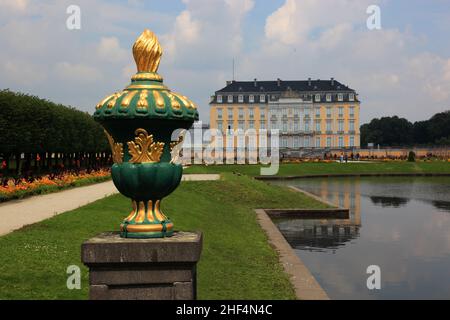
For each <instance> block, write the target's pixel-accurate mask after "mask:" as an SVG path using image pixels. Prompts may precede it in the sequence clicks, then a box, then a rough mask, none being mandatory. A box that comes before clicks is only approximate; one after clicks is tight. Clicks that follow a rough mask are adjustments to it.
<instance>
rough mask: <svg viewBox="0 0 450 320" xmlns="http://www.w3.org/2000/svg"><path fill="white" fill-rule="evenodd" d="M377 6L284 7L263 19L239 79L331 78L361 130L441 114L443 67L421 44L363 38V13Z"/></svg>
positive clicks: (447, 95) (371, 34)
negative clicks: (374, 121) (346, 91)
mask: <svg viewBox="0 0 450 320" xmlns="http://www.w3.org/2000/svg"><path fill="white" fill-rule="evenodd" d="M376 2H380V1H373V0H367V1H366V0H361V1H352V0H336V1H333V2H324V1H314V0H301V1H300V0H286V1H285V2H284V4H283V5H282V6H281V7H280V8H278V9H277V10H275V11H274V12H273V13H272V14H271V15H269V16H268V17H267V19H266V24H265V34H264V38H263V40H262V42H261V43H262V45H261V47H260V48H258V50H255V51H254V52H252V53H251V54H249V55H247V56H246V57H245V60H244V62H243V63H241V65H242V66H243V67H242V69H241V70H240V73H241V74H242V75H243V77H244V78H246V79H253V78H254V77H258V78H264V79H275V78H277V77H280V78H285V79H306V78H308V77H312V78H313V79H314V78H320V79H327V78H328V79H329V78H330V77H334V78H336V79H337V80H338V81H341V82H343V83H344V84H346V85H349V86H350V87H352V88H354V89H356V90H357V92H359V93H360V98H361V100H362V106H361V110H362V121H363V122H365V121H369V120H370V119H371V118H373V117H379V116H383V115H394V114H397V115H399V116H404V117H407V118H409V119H411V120H419V119H424V118H427V117H429V116H431V115H432V114H434V113H436V112H439V111H441V110H442V108H443V107H448V105H450V82H449V78H450V69H449V65H450V59H449V58H446V57H441V56H439V55H435V54H425V52H426V51H427V50H426V48H425V45H426V39H424V37H423V35H416V34H413V33H412V32H411V30H410V29H405V30H399V29H395V28H387V27H383V29H382V30H376V31H369V30H368V29H367V28H366V26H365V25H366V19H367V17H368V15H367V14H366V8H367V6H368V5H369V4H373V3H376ZM382 10H383V8H382ZM261 66H264V68H263V69H262V68H261ZM430 102H431V103H430Z"/></svg>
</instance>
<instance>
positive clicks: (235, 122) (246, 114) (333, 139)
mask: <svg viewBox="0 0 450 320" xmlns="http://www.w3.org/2000/svg"><path fill="white" fill-rule="evenodd" d="M328 108H330V109H328ZM340 108H342V109H340ZM352 108H353V114H352V112H351V110H352ZM230 109H232V111H233V112H232V114H231V116H229V110H230ZM240 109H241V110H242V111H241V116H242V117H240V111H239V110H240ZM317 109H319V114H318V115H319V116H317V115H316V110H317ZM250 110H253V117H252V116H251V112H250ZM294 110H296V109H295V106H292V107H291V108H290V112H291V113H290V114H288V116H289V117H288V118H287V119H288V120H287V121H288V123H287V125H288V127H294V125H295V123H293V121H294V119H292V117H291V115H292V112H293V111H294ZM328 110H330V111H331V113H329V112H328ZM340 110H342V114H341V113H340ZM261 113H264V118H263V120H261ZM359 115H360V103H359V102H358V101H354V102H345V103H313V104H312V109H311V114H310V119H311V121H310V131H311V134H310V135H309V136H310V137H311V139H312V141H311V147H316V148H333V149H337V148H353V147H354V148H359V146H360V131H359ZM240 121H241V122H243V124H244V128H242V129H245V130H246V129H249V128H250V127H251V125H250V123H251V122H252V121H253V124H254V126H253V128H254V129H256V130H259V129H261V123H264V127H263V128H264V129H270V119H269V105H267V104H266V105H263V104H242V103H233V104H225V103H224V104H221V103H213V104H211V107H210V127H211V128H213V129H222V131H223V130H226V129H228V126H229V128H230V129H234V130H236V129H238V128H239V122H240ZM301 121H304V119H299V121H298V123H300V122H301ZM339 121H342V124H341V126H342V128H340V127H339V126H340V124H339ZM316 122H319V123H320V130H317V129H318V128H317V127H316ZM327 122H329V123H330V124H329V125H327ZM352 122H353V125H352V124H351V123H352ZM220 124H221V127H220ZM351 126H353V128H351ZM277 129H280V130H281V129H282V128H277ZM340 129H342V130H340ZM351 129H353V130H351ZM289 134H290V133H289V132H288V133H287V135H289ZM292 135H293V136H294V135H295V134H294V133H292ZM351 137H353V144H352V143H351V142H352V141H351ZM316 138H320V147H319V146H317V145H316ZM340 138H341V139H342V140H341V141H340ZM328 139H330V140H328Z"/></svg>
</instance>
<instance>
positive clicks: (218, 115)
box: [217, 108, 222, 119]
mask: <svg viewBox="0 0 450 320" xmlns="http://www.w3.org/2000/svg"><path fill="white" fill-rule="evenodd" d="M217 119H222V108H217Z"/></svg>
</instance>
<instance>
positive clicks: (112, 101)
mask: <svg viewBox="0 0 450 320" xmlns="http://www.w3.org/2000/svg"><path fill="white" fill-rule="evenodd" d="M122 94H123V92H117V93H115V94H114V96H113V98H112V99H111V101H109V102H108V109H112V108H113V107H114V106H115V105H116V101H117V99H119V98H120V97H121V96H122Z"/></svg>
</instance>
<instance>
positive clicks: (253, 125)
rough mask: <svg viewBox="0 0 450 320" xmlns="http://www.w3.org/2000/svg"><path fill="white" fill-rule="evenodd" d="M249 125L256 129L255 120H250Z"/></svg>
mask: <svg viewBox="0 0 450 320" xmlns="http://www.w3.org/2000/svg"><path fill="white" fill-rule="evenodd" d="M248 127H249V128H250V129H255V122H254V121H249V122H248Z"/></svg>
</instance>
